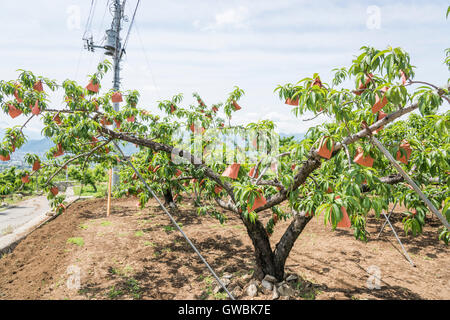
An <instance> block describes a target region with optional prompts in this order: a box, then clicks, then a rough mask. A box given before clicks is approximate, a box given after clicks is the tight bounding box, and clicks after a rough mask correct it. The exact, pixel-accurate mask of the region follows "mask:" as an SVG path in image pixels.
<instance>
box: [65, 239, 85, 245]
mask: <svg viewBox="0 0 450 320" xmlns="http://www.w3.org/2000/svg"><path fill="white" fill-rule="evenodd" d="M66 243H69V244H76V245H77V246H79V247H82V246H84V240H83V238H81V237H76V238H69V239H67V242H66Z"/></svg>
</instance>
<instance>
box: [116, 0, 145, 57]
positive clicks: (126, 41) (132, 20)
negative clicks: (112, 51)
mask: <svg viewBox="0 0 450 320" xmlns="http://www.w3.org/2000/svg"><path fill="white" fill-rule="evenodd" d="M140 2H141V0H138V1H137V3H136V8H134V13H133V17H132V18H131V22H130V26H129V27H128V32H127V36H126V38H125V41H124V43H123V49H122V51H121V53H120V57H122V55H123V53H124V52H125V49H126V47H127V44H128V38H129V37H130V33H131V28H132V27H133V22H134V19H135V18H136V12H137V9H138V7H139V3H140Z"/></svg>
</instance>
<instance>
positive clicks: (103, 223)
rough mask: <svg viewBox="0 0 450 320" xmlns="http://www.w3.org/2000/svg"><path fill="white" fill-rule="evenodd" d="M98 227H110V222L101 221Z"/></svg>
mask: <svg viewBox="0 0 450 320" xmlns="http://www.w3.org/2000/svg"><path fill="white" fill-rule="evenodd" d="M100 225H102V226H103V227H108V226H110V225H112V222H111V221H103V222H102V223H101V224H100Z"/></svg>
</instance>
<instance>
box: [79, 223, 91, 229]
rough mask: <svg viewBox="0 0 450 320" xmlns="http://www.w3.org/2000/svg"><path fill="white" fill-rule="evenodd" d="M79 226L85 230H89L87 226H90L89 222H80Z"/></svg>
mask: <svg viewBox="0 0 450 320" xmlns="http://www.w3.org/2000/svg"><path fill="white" fill-rule="evenodd" d="M79 227H80V229H83V230H87V228H89V226H88V225H87V224H80V225H79Z"/></svg>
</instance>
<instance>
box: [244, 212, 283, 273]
mask: <svg viewBox="0 0 450 320" xmlns="http://www.w3.org/2000/svg"><path fill="white" fill-rule="evenodd" d="M243 222H244V224H245V226H246V228H247V233H248V235H249V237H250V239H252V243H253V247H254V248H255V259H256V269H255V273H254V277H255V278H257V279H259V280H262V279H263V278H264V276H265V275H266V274H270V275H272V276H274V277H275V278H277V279H281V280H282V279H283V276H284V269H277V268H276V265H275V256H274V254H273V251H272V248H271V247H270V240H269V236H268V235H267V231H266V229H265V228H264V226H263V224H262V223H261V221H259V220H257V221H255V223H252V222H251V221H248V220H245V219H244V218H243ZM281 280H280V281H281Z"/></svg>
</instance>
